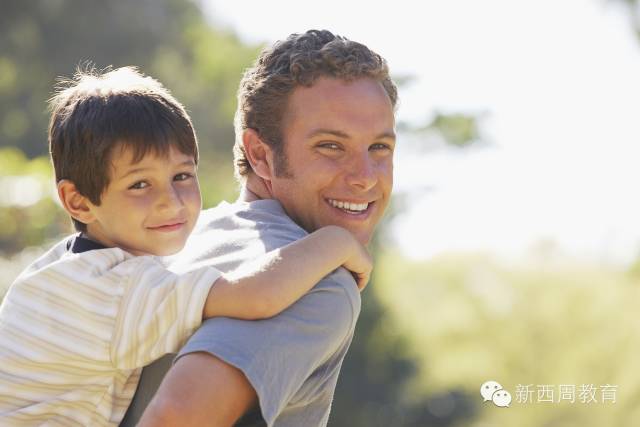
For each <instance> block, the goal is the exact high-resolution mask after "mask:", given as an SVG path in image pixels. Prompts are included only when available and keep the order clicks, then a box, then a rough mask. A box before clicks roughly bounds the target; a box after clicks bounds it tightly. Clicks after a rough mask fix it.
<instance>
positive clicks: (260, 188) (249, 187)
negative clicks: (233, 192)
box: [238, 172, 273, 202]
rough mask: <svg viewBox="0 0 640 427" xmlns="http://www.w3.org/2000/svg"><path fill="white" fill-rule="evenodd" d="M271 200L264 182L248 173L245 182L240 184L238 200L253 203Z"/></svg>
mask: <svg viewBox="0 0 640 427" xmlns="http://www.w3.org/2000/svg"><path fill="white" fill-rule="evenodd" d="M262 199H273V196H272V195H271V191H269V187H268V186H267V185H266V183H265V182H264V180H263V179H262V178H260V177H259V176H257V175H255V174H254V173H251V172H249V176H247V180H246V181H245V182H244V183H243V184H242V187H241V189H240V195H239V196H238V200H240V201H243V202H253V201H255V200H262Z"/></svg>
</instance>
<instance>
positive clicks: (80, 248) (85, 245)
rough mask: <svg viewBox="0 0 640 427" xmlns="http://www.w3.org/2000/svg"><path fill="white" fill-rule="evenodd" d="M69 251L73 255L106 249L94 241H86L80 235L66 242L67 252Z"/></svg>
mask: <svg viewBox="0 0 640 427" xmlns="http://www.w3.org/2000/svg"><path fill="white" fill-rule="evenodd" d="M69 249H70V250H71V252H73V253H74V254H79V253H82V252H87V251H92V250H95V249H107V247H106V246H105V245H103V244H102V243H98V242H96V241H94V240H91V239H87V238H86V237H84V236H83V235H82V233H80V234H78V235H76V236H75V237H74V238H72V239H69V240H68V241H67V250H69Z"/></svg>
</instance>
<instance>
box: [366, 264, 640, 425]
mask: <svg viewBox="0 0 640 427" xmlns="http://www.w3.org/2000/svg"><path fill="white" fill-rule="evenodd" d="M376 266H377V272H378V276H377V279H378V281H377V283H376V286H375V287H374V288H373V289H368V290H367V291H368V292H375V293H376V294H377V296H378V297H379V300H380V301H384V304H385V308H386V309H387V310H388V311H389V312H390V313H391V315H392V316H391V319H388V320H387V322H389V323H388V328H389V329H390V331H387V332H386V333H385V334H384V336H387V337H394V336H395V337H397V336H398V335H399V334H402V335H404V336H405V337H406V339H407V340H408V342H409V345H408V347H409V348H410V351H409V352H408V353H405V357H406V356H409V357H411V358H413V359H414V360H419V365H418V366H419V370H418V374H417V375H415V376H414V377H413V383H412V386H411V387H409V390H411V395H413V396H414V398H419V396H433V395H438V394H440V393H443V391H444V392H445V393H446V391H448V390H458V391H460V392H461V393H462V394H463V395H467V396H471V397H472V400H471V403H472V404H473V406H474V407H473V408H471V410H472V412H473V413H474V414H475V416H474V417H473V421H474V423H473V425H478V426H479V425H482V426H520V427H528V426H531V427H537V426H558V427H560V426H561V427H572V426H576V427H584V426H594V427H595V426H605V425H606V426H633V425H638V424H639V423H640V410H639V409H638V405H637V402H638V399H639V398H640V369H637V368H636V367H635V363H634V361H635V358H636V356H637V354H638V353H639V352H640V342H639V341H638V340H637V339H635V337H637V336H638V334H639V333H640V320H638V316H637V315H636V302H637V301H638V297H639V296H640V295H639V294H640V288H639V287H638V285H640V280H639V279H638V278H637V277H636V278H634V277H631V276H629V275H628V274H626V273H625V272H624V271H617V270H613V269H605V268H597V267H593V266H590V265H579V264H574V265H572V264H571V263H565V264H562V265H557V264H556V265H553V264H550V263H548V262H546V261H541V262H530V263H528V264H527V265H521V266H518V265H511V266H505V265H502V264H500V263H498V262H496V261H495V260H493V259H491V258H489V257H486V256H480V255H460V254H459V255H451V256H442V257H439V258H436V259H433V260H431V261H428V262H424V261H421V262H411V261H409V260H406V259H403V258H401V257H398V256H397V255H395V254H392V253H385V254H383V255H382V256H381V257H380V258H379V259H378V262H377V263H376ZM383 339H384V338H383ZM389 341H390V342H395V340H394V339H393V338H391V339H389ZM488 380H495V381H498V382H499V383H500V384H501V385H502V386H503V387H504V388H505V389H506V390H508V391H510V392H511V395H512V397H513V401H512V404H511V406H510V408H508V409H503V408H498V407H496V406H494V405H493V404H492V403H491V402H486V403H483V401H482V398H481V397H480V393H479V390H480V385H481V384H482V383H484V382H485V381H488ZM518 384H523V385H527V384H533V385H534V386H533V388H532V389H533V390H534V393H536V394H534V396H533V399H534V402H533V403H518V401H517V399H516V397H517V396H516V387H517V385H518ZM545 384H547V385H555V386H556V394H555V399H556V402H555V403H543V402H541V403H537V400H536V399H537V385H545ZM560 384H574V385H576V387H579V386H580V385H581V384H594V385H596V386H598V387H599V386H601V385H605V384H612V385H617V386H618V390H617V396H616V398H617V402H616V403H611V402H601V400H600V394H599V393H598V394H596V397H597V399H598V403H591V404H585V403H581V402H579V401H578V396H577V395H576V402H575V403H573V404H571V403H568V402H562V403H558V402H557V398H558V394H557V386H558V385H560ZM449 398H450V399H451V400H450V401H449V403H448V404H447V405H446V408H447V409H449V411H459V410H460V409H462V410H463V411H468V410H469V408H466V407H463V408H460V407H459V402H458V401H457V400H456V398H455V395H453V396H449ZM467 403H469V401H467ZM436 409H437V408H436ZM436 412H437V411H436ZM447 413H448V412H446V411H445V412H444V414H443V416H444V415H446V414H447ZM387 425H438V424H435V423H432V424H420V423H417V424H393V423H391V424H387ZM455 425H465V426H466V425H471V423H470V422H469V421H468V420H466V421H464V422H461V423H459V424H455Z"/></svg>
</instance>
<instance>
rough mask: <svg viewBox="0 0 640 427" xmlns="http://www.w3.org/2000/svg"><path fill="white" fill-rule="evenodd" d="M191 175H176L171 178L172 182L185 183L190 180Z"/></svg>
mask: <svg viewBox="0 0 640 427" xmlns="http://www.w3.org/2000/svg"><path fill="white" fill-rule="evenodd" d="M192 177H193V175H191V174H190V173H179V174H178V175H176V176H174V177H173V180H174V181H186V180H187V179H189V178H192Z"/></svg>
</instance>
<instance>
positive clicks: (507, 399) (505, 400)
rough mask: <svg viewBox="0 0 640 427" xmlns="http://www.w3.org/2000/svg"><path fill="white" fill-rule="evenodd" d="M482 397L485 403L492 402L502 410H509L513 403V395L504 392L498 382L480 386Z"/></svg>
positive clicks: (488, 382) (489, 382)
mask: <svg viewBox="0 0 640 427" xmlns="http://www.w3.org/2000/svg"><path fill="white" fill-rule="evenodd" d="M480 395H481V396H482V398H483V399H484V400H483V401H484V402H488V401H492V402H493V403H494V405H496V406H499V407H500V408H508V407H509V404H510V403H511V393H509V392H508V391H507V390H504V389H503V388H502V386H501V385H500V384H499V383H497V382H496V381H487V382H485V383H484V384H482V386H480Z"/></svg>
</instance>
